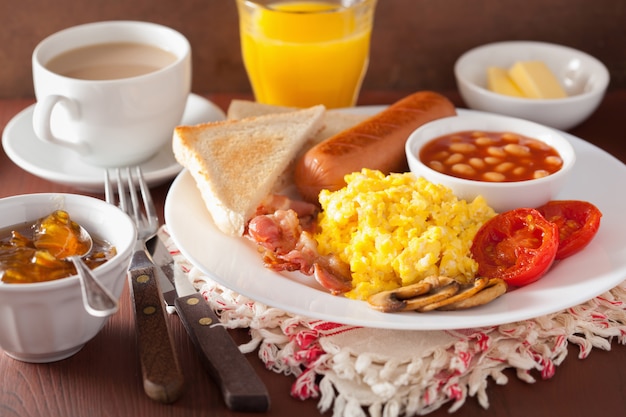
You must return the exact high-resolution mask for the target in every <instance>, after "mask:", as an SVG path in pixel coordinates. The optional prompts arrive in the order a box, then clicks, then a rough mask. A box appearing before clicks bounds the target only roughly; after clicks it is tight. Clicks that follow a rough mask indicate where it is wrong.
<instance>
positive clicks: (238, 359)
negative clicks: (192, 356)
mask: <svg viewBox="0 0 626 417" xmlns="http://www.w3.org/2000/svg"><path fill="white" fill-rule="evenodd" d="M175 304H176V311H177V312H178V315H179V317H180V319H181V321H182V322H183V324H184V326H185V328H186V329H187V333H188V334H189V336H190V337H191V340H192V341H193V343H194V344H195V345H196V347H197V348H198V351H199V353H200V354H201V358H202V361H203V364H204V366H205V368H206V369H207V370H208V372H209V374H210V375H211V377H212V378H213V380H214V381H215V382H216V383H217V385H218V386H219V388H220V390H221V391H222V397H223V398H224V402H225V403H226V406H227V407H228V408H229V409H231V410H233V411H243V412H264V411H267V410H268V409H269V406H270V397H269V393H268V392H267V388H266V387H265V384H263V381H261V379H260V378H259V376H258V375H257V374H256V372H255V371H254V368H252V366H251V365H250V363H249V362H248V360H247V359H246V357H245V356H244V354H243V353H241V351H240V350H239V348H238V347H237V345H236V344H235V341H234V340H233V339H232V338H231V337H230V334H228V331H227V330H226V329H225V328H224V327H223V326H221V325H220V321H219V319H218V317H217V316H216V315H215V313H214V312H213V310H211V307H210V306H209V305H208V304H207V302H206V301H205V300H204V298H202V296H201V295H200V294H192V295H189V296H186V297H180V298H177V299H176V301H175ZM216 324H217V325H216Z"/></svg>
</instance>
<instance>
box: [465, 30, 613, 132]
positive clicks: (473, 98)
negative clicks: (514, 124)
mask: <svg viewBox="0 0 626 417" xmlns="http://www.w3.org/2000/svg"><path fill="white" fill-rule="evenodd" d="M527 60H540V61H543V62H544V63H545V64H546V65H547V66H548V68H550V70H552V72H553V73H554V74H555V75H556V77H557V78H558V79H559V80H560V81H561V82H562V85H563V87H564V88H565V91H566V92H567V94H568V97H567V98H562V99H527V98H518V97H511V96H507V95H503V94H498V93H493V92H491V91H489V90H488V89H487V68H488V67H490V66H499V67H503V68H510V67H511V66H512V65H513V64H514V63H515V62H516V61H527ZM454 75H455V77H456V82H457V87H458V89H459V92H460V93H461V97H462V98H463V100H464V101H465V103H466V104H467V106H468V107H469V108H471V109H475V110H483V111H488V112H493V113H500V114H504V115H508V116H514V117H520V118H522V119H527V120H532V121H535V122H537V123H541V124H545V125H547V126H551V127H554V128H556V129H560V130H567V129H571V128H572V127H574V126H576V125H578V124H580V123H582V122H583V121H584V120H585V119H587V118H588V117H589V116H590V115H591V114H592V113H593V112H594V111H595V110H596V108H597V107H598V105H599V104H600V102H601V100H602V98H603V97H604V94H605V92H606V89H607V87H608V84H609V72H608V70H607V69H606V67H605V66H604V64H602V62H600V61H598V60H597V59H596V58H594V57H592V56H590V55H588V54H586V53H584V52H582V51H579V50H576V49H573V48H569V47H566V46H561V45H555V44H550V43H545V42H530V41H511V42H497V43H491V44H487V45H483V46H479V47H477V48H474V49H471V50H469V51H467V52H465V53H464V54H463V55H461V57H460V58H459V59H458V60H457V61H456V63H455V65H454Z"/></svg>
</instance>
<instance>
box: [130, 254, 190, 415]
mask: <svg viewBox="0 0 626 417" xmlns="http://www.w3.org/2000/svg"><path fill="white" fill-rule="evenodd" d="M128 279H129V283H130V289H131V299H132V300H133V306H134V311H135V328H136V334H137V348H138V350H139V359H140V362H141V372H142V376H143V388H144V391H145V392H146V394H147V395H148V397H150V398H151V399H153V400H155V401H158V402H161V403H171V402H174V401H176V400H177V399H178V398H179V397H180V395H181V394H182V391H183V385H184V378H183V373H182V371H181V368H180V364H179V362H178V357H177V355H176V352H175V350H174V344H173V340H172V338H171V335H170V332H169V328H168V326H167V321H166V320H167V313H166V311H165V304H164V302H163V299H162V298H161V290H160V288H159V283H158V280H157V275H156V266H155V265H154V263H152V261H151V260H150V259H149V258H148V256H147V255H146V253H145V251H143V250H138V251H136V252H135V253H134V254H133V258H132V260H131V264H130V268H129V277H128Z"/></svg>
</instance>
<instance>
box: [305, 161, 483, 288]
mask: <svg viewBox="0 0 626 417" xmlns="http://www.w3.org/2000/svg"><path fill="white" fill-rule="evenodd" d="M345 179H346V183H347V185H346V187H344V188H342V189H340V190H337V191H334V192H330V191H328V190H324V191H322V192H321V193H320V197H319V201H320V204H321V206H322V212H321V213H320V215H319V217H318V224H319V226H320V231H319V232H318V233H317V234H316V235H315V239H316V240H317V242H318V245H319V251H320V253H322V254H324V255H327V254H331V253H333V254H335V255H337V256H338V257H339V258H340V259H341V260H343V261H344V262H346V263H347V264H349V265H350V270H351V272H352V290H351V291H349V292H348V293H346V296H347V297H349V298H354V299H366V298H367V297H368V296H370V295H371V294H374V293H377V292H380V291H384V290H390V289H394V288H398V287H400V286H404V285H409V284H413V283H415V282H418V281H420V280H421V279H423V278H426V277H428V276H430V275H444V276H447V277H451V278H455V279H458V280H459V281H461V282H468V281H470V280H472V279H473V278H474V275H475V274H476V271H477V269H478V265H477V263H476V262H475V261H474V260H473V259H472V257H471V255H470V247H471V245H472V240H473V238H474V235H475V234H476V232H477V231H478V229H479V228H480V226H482V224H483V223H484V222H486V221H487V220H488V219H490V218H491V217H493V216H494V215H495V212H494V211H493V209H492V208H490V207H489V206H488V205H487V203H486V202H485V200H484V199H483V198H482V197H477V198H476V199H475V200H474V201H472V202H466V201H465V200H460V199H458V198H457V197H456V196H455V195H454V194H453V193H452V191H451V190H450V189H449V188H447V187H445V186H443V185H438V184H433V183H431V182H429V181H427V180H425V179H424V178H416V177H415V176H414V175H413V174H411V173H405V174H390V175H388V176H385V175H384V174H382V173H381V172H379V171H373V170H367V169H364V170H362V171H361V172H356V173H353V174H349V175H347V176H346V178H345Z"/></svg>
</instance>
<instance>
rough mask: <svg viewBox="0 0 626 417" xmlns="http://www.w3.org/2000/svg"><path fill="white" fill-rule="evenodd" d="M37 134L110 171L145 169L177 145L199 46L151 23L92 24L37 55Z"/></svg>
mask: <svg viewBox="0 0 626 417" xmlns="http://www.w3.org/2000/svg"><path fill="white" fill-rule="evenodd" d="M33 81H34V86H35V94H36V97H37V104H36V105H35V111H34V115H33V128H34V130H35V133H36V134H37V136H38V137H39V138H40V139H42V140H44V141H48V142H51V143H54V144H57V145H60V146H65V147H68V148H70V149H73V150H75V151H76V152H78V153H79V154H80V155H81V157H82V158H83V160H85V162H87V163H90V164H93V165H97V166H103V167H111V166H124V165H132V164H138V163H141V162H143V161H145V160H147V159H149V158H150V157H151V156H153V155H154V154H156V153H157V152H158V151H159V150H161V149H162V148H163V146H165V145H166V144H167V143H168V142H169V141H170V140H171V135H172V131H173V129H174V127H175V126H176V125H177V124H179V123H180V121H181V118H182V116H183V112H184V110H185V105H186V102H187V97H188V95H189V92H190V89H191V48H190V46H189V42H188V41H187V39H186V38H185V37H184V36H183V35H182V34H180V33H178V32H176V31H174V30H173V29H170V28H167V27H164V26H161V25H157V24H153V23H147V22H133V21H110V22H98V23H90V24H85V25H80V26H76V27H72V28H69V29H65V30H62V31H60V32H57V33H55V34H53V35H51V36H49V37H48V38H46V39H44V40H43V41H42V42H41V43H40V44H39V45H38V46H37V47H36V48H35V51H34V52H33Z"/></svg>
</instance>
